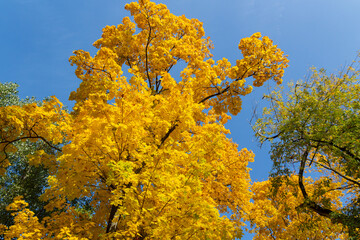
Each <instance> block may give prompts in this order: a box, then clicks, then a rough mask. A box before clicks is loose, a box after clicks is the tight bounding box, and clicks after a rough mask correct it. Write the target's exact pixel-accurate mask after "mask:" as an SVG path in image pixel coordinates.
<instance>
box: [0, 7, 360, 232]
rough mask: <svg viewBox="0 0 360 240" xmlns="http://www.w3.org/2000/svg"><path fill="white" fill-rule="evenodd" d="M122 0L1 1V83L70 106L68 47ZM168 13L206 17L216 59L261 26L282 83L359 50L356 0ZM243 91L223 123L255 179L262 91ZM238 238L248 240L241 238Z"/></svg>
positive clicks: (114, 17) (84, 42)
mask: <svg viewBox="0 0 360 240" xmlns="http://www.w3.org/2000/svg"><path fill="white" fill-rule="evenodd" d="M128 2H130V1H124V0H105V1H99V0H62V1H50V0H0V13H1V14H0V31H1V32H0V36H1V37H0V48H1V53H2V54H1V58H0V66H1V68H0V69H1V71H2V74H1V77H0V81H1V82H7V81H12V82H16V83H18V84H19V85H20V88H19V90H20V95H21V96H22V97H25V96H35V97H36V98H38V99H42V98H44V97H46V96H50V95H56V96H57V97H58V98H59V99H60V100H61V101H62V102H63V103H64V104H66V105H69V106H71V105H72V103H71V102H69V101H68V100H67V99H68V96H69V93H70V92H71V91H73V90H75V89H76V88H77V86H78V84H79V83H80V81H79V80H78V79H77V78H76V77H75V75H74V68H73V67H71V66H70V64H69V63H68V58H69V56H70V55H71V54H72V51H73V50H76V49H84V50H87V51H90V52H91V53H92V54H94V53H95V49H94V48H93V47H92V45H91V44H92V43H93V42H94V41H95V40H97V39H98V38H100V36H101V29H102V28H103V27H104V26H106V25H117V24H119V23H121V20H122V18H123V17H124V16H125V15H128V13H127V12H126V11H125V10H124V4H125V3H128ZM155 2H162V3H165V4H166V5H167V6H168V8H169V9H170V11H171V12H172V13H174V14H176V15H182V14H184V15H185V16H186V17H188V18H198V19H200V20H201V21H202V22H204V28H205V33H206V35H207V36H210V37H211V39H212V41H213V43H214V45H215V49H214V51H213V54H214V58H215V59H220V58H222V57H226V58H228V59H230V60H231V61H232V62H235V59H237V58H241V53H240V52H239V50H238V49H237V45H238V43H239V41H240V39H241V38H243V37H248V36H250V35H251V34H253V33H254V32H261V33H262V34H263V35H267V36H269V37H270V38H271V39H273V40H274V43H275V44H277V45H278V46H279V47H280V48H281V49H282V50H283V51H284V52H285V53H286V54H287V55H289V59H290V67H289V68H288V69H287V70H286V72H285V77H284V83H285V84H286V83H287V82H289V81H291V80H298V79H302V78H304V76H305V75H306V74H307V73H308V69H309V68H310V67H312V66H316V67H323V68H326V69H328V71H330V72H332V71H336V70H340V69H341V66H343V65H345V64H347V63H350V62H351V61H352V60H353V59H354V58H355V56H356V53H357V51H358V50H360V31H359V30H360V29H359V23H360V14H359V12H360V1H359V0H343V1H339V0H222V1H220V0H163V1H158V0H156V1H155ZM265 90H266V87H263V89H255V93H253V94H251V95H249V96H247V97H245V98H244V99H243V100H244V103H243V111H242V112H241V113H240V114H239V115H238V116H236V117H234V118H233V120H232V121H231V123H230V124H229V125H228V127H229V128H230V130H231V132H232V135H231V137H232V138H233V139H234V141H235V142H237V143H238V144H239V148H243V147H246V148H248V149H252V150H253V151H254V152H255V154H256V157H255V163H252V164H251V165H250V167H251V168H252V169H253V171H252V173H251V175H252V179H253V180H264V179H266V178H267V175H268V172H269V170H270V167H271V162H270V159H269V157H268V153H267V152H268V148H266V147H265V148H264V147H263V148H262V149H259V148H258V144H257V143H256V142H255V140H254V138H253V133H252V130H251V127H250V124H249V120H250V118H251V115H252V110H253V108H254V107H255V106H256V104H258V102H260V101H261V96H262V94H263V93H264V92H265ZM244 239H251V237H250V236H246V237H245V238H244Z"/></svg>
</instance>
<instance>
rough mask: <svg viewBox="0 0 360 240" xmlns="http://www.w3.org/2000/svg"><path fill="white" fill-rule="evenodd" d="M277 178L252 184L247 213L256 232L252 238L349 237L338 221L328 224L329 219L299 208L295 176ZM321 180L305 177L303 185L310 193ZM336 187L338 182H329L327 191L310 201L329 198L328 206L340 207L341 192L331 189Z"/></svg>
mask: <svg viewBox="0 0 360 240" xmlns="http://www.w3.org/2000/svg"><path fill="white" fill-rule="evenodd" d="M279 178H281V179H277V180H279V181H278V182H274V179H269V180H267V181H263V182H255V183H254V184H253V185H252V188H251V190H252V191H253V193H254V198H253V203H252V204H251V207H250V208H249V212H248V216H249V221H250V222H251V224H252V225H253V226H254V229H252V230H251V231H252V232H253V233H255V234H256V235H255V237H254V238H253V239H255V240H260V239H289V240H290V239H299V240H302V239H304V240H305V239H313V240H321V239H334V240H335V239H349V238H348V235H347V234H346V229H345V228H344V227H343V225H342V224H340V223H332V222H331V220H330V219H329V218H326V217H322V216H320V215H318V214H317V213H314V212H312V211H311V210H309V209H307V208H306V207H301V206H302V204H303V203H304V198H303V195H302V194H301V192H300V189H299V186H298V176H296V175H291V176H290V177H289V178H287V177H279ZM323 180H324V179H322V178H321V179H319V180H317V181H315V182H313V181H312V180H311V179H310V178H308V179H307V182H306V184H305V185H306V188H307V191H308V193H309V194H311V195H314V191H315V189H316V186H317V185H319V184H321V181H323ZM339 186H340V184H339V183H334V182H331V183H330V185H328V186H326V187H325V190H327V192H326V193H325V194H322V195H321V196H318V197H317V198H316V199H313V200H314V201H315V202H316V203H318V204H319V203H321V202H322V201H324V200H326V199H331V206H330V208H331V209H332V210H336V209H337V208H340V207H341V201H340V200H341V197H342V196H343V194H342V193H341V191H340V190H333V189H336V188H337V187H339ZM330 189H332V190H331V191H329V190H330Z"/></svg>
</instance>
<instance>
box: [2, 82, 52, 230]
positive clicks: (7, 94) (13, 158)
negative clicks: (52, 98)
mask: <svg viewBox="0 0 360 240" xmlns="http://www.w3.org/2000/svg"><path fill="white" fill-rule="evenodd" d="M17 88H18V85H17V84H15V83H11V82H8V83H0V107H9V106H23V105H26V104H30V103H35V104H40V103H39V102H36V101H35V99H34V98H26V99H20V98H19V96H18V91H17ZM4 117H5V116H4ZM4 127H6V126H2V128H4ZM2 130H3V129H2ZM0 141H3V139H2V138H1V136H0ZM14 145H15V146H16V148H17V151H16V152H12V153H9V154H8V156H7V157H8V160H9V163H10V166H9V167H7V168H6V173H5V174H3V175H1V176H0V224H4V225H6V226H10V225H12V224H14V222H13V217H12V216H11V214H10V212H8V211H6V207H7V206H8V205H9V204H10V203H12V201H13V199H14V198H15V197H17V196H23V197H24V199H25V201H26V202H28V203H29V205H30V207H29V209H30V210H31V211H33V212H34V213H35V215H36V216H37V217H38V218H39V219H42V218H43V217H44V216H46V215H47V214H46V211H45V209H44V206H45V205H46V202H43V201H40V200H39V199H38V198H39V196H40V195H41V194H42V193H43V192H44V190H45V188H46V187H47V179H46V178H47V176H48V171H47V169H46V168H44V167H42V166H41V165H38V166H33V165H29V164H28V159H27V155H29V154H34V153H35V152H36V151H37V150H40V149H43V150H46V151H49V149H48V147H47V146H45V145H44V144H42V143H40V142H30V141H24V142H20V141H18V142H16V143H14ZM49 153H50V152H49Z"/></svg>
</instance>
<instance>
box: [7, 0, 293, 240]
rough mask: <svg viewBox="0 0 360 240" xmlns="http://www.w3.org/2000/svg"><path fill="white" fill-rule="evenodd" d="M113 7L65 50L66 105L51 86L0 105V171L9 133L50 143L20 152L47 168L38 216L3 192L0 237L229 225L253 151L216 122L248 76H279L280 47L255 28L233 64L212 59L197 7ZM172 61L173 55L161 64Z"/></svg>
mask: <svg viewBox="0 0 360 240" xmlns="http://www.w3.org/2000/svg"><path fill="white" fill-rule="evenodd" d="M125 8H126V9H127V10H128V11H130V14H131V16H132V18H129V17H125V18H124V19H123V21H122V24H119V25H118V26H106V27H105V28H104V29H103V34H102V37H101V39H99V40H97V41H96V42H95V43H94V46H95V47H96V48H98V52H97V53H96V55H95V56H94V57H92V56H90V54H89V53H88V52H86V51H83V50H78V51H75V52H74V55H73V56H72V57H70V62H71V64H72V65H74V66H76V71H75V73H76V75H77V77H78V78H79V79H81V83H80V86H79V88H78V89H77V90H76V91H74V92H72V93H71V95H70V100H74V101H75V105H74V107H73V110H72V111H71V112H70V113H68V112H67V111H65V110H64V109H63V108H62V104H61V103H60V102H59V101H58V100H57V99H56V98H55V97H54V98H53V100H52V101H49V102H46V103H44V105H42V106H41V107H39V106H37V105H35V104H30V105H25V106H23V107H18V106H10V107H4V108H1V109H0V111H1V114H0V116H1V117H0V125H1V126H2V130H1V136H0V137H1V142H0V150H1V155H0V157H1V159H0V161H1V162H0V164H1V170H2V172H4V171H6V167H7V165H8V164H9V162H8V161H7V155H8V153H10V152H12V151H16V148H15V147H14V146H13V145H12V144H13V143H15V142H16V141H20V140H24V139H31V140H33V141H43V142H45V143H46V144H48V145H49V146H51V147H52V148H53V149H54V150H55V152H56V153H55V154H53V155H49V154H46V153H45V152H44V151H38V152H37V153H36V154H35V155H33V156H31V157H30V163H31V164H34V165H36V164H42V165H44V166H46V167H47V168H49V171H50V176H49V178H48V182H49V188H47V189H46V190H45V193H44V194H43V195H42V196H41V199H42V200H43V201H47V202H48V205H47V206H46V211H49V212H51V215H50V217H46V218H44V219H43V220H42V221H41V222H39V221H38V220H37V219H36V217H34V216H33V213H32V212H31V211H29V210H28V209H27V208H26V203H25V202H24V201H23V200H22V199H20V198H19V199H15V200H14V203H13V205H12V207H9V210H11V211H14V215H16V221H15V223H14V225H13V226H10V227H6V226H2V228H1V229H2V234H4V236H5V239H11V238H13V237H18V239H23V238H26V236H36V238H37V239H234V238H236V237H241V235H242V230H241V227H242V226H243V225H244V215H245V210H246V209H248V208H249V207H250V199H251V196H252V195H251V193H250V191H249V188H250V177H249V168H248V167H247V164H248V162H250V161H253V158H254V154H253V153H252V152H251V151H249V150H247V149H241V150H238V147H237V145H236V144H235V143H234V142H232V140H231V139H229V138H228V137H227V134H229V133H230V132H229V130H227V129H226V128H225V127H224V124H225V123H226V122H227V120H229V119H230V118H231V117H230V114H233V115H236V114H237V113H239V111H240V110H241V96H244V95H246V94H249V93H250V92H251V91H252V85H253V86H261V85H262V84H263V83H264V82H265V81H267V80H270V79H273V80H274V81H275V82H277V83H281V78H282V76H283V73H284V69H285V68H286V67H287V63H288V60H287V58H286V56H284V54H283V52H282V51H281V50H280V49H279V48H278V47H277V46H276V45H273V43H272V41H271V40H270V39H269V38H268V37H262V36H261V34H260V33H255V34H254V35H252V36H251V37H249V38H245V39H242V40H241V41H240V44H239V49H240V50H241V53H242V55H243V57H242V58H241V59H239V60H237V61H236V64H235V65H232V64H231V63H230V62H229V61H228V60H227V59H226V58H223V59H221V60H218V61H216V62H215V60H213V59H212V55H211V53H210V50H211V49H212V48H213V46H212V43H211V41H210V39H209V38H206V37H205V33H204V29H203V26H202V23H201V22H200V21H198V20H197V19H187V18H186V17H185V16H175V15H173V14H171V13H170V12H169V10H168V9H167V7H166V6H165V5H164V4H155V3H153V2H151V1H148V0H139V1H138V2H133V3H130V4H127V5H126V7H125ZM239 55H240V54H239ZM179 62H182V64H183V65H184V66H185V67H184V68H183V70H182V71H181V72H180V74H176V71H175V73H172V71H171V70H172V69H173V67H174V66H175V65H176V64H177V63H179ZM124 71H125V73H123V72H124ZM249 78H253V79H254V81H253V83H252V84H247V82H246V79H249ZM79 202H80V203H81V202H83V203H84V202H85V203H86V204H83V205H81V204H75V203H79ZM224 213H229V214H230V216H229V217H226V216H221V215H223V214H224ZM13 229H16V231H13ZM26 234H28V235H26ZM31 234H33V235H31ZM35 234H36V235H35Z"/></svg>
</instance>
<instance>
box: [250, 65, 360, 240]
mask: <svg viewBox="0 0 360 240" xmlns="http://www.w3.org/2000/svg"><path fill="white" fill-rule="evenodd" d="M354 64H355V62H354ZM359 74H360V72H359V71H358V70H355V69H354V68H353V67H352V66H350V67H348V68H347V69H346V71H345V72H340V73H339V74H338V75H334V74H331V75H328V74H327V73H326V71H325V70H324V69H321V70H319V71H318V70H316V69H312V76H311V77H310V78H309V79H308V80H307V81H299V82H297V83H295V84H290V85H289V91H288V92H287V91H284V89H283V88H280V89H278V90H276V91H274V92H273V93H271V94H270V95H266V96H265V98H266V99H268V100H269V101H270V107H268V108H265V109H264V111H263V116H262V118H260V119H258V120H257V122H256V124H255V126H254V130H255V131H256V136H257V137H258V139H259V140H260V142H261V143H263V142H265V141H270V142H271V159H272V161H273V170H272V176H273V177H276V176H281V175H290V174H291V173H294V171H295V172H297V173H298V174H299V177H300V180H299V186H300V188H302V194H303V196H304V198H305V199H306V200H307V201H310V203H311V204H307V206H308V207H309V206H310V207H309V208H312V210H313V211H315V212H317V213H319V214H320V215H322V214H323V215H322V216H325V217H329V218H332V219H333V220H334V221H336V222H341V223H343V224H344V225H346V226H347V227H348V229H349V233H350V235H353V236H358V235H356V234H357V232H358V229H359V227H360V224H359V221H358V214H359V207H358V202H359V190H360V181H359V179H360V138H359V137H360V104H359V103H360V94H359V93H360V82H359ZM309 172H312V174H310V175H309V176H312V177H315V178H323V179H322V180H323V181H322V182H321V184H317V185H316V186H314V187H315V188H314V191H313V192H311V193H308V192H307V190H306V188H305V187H304V183H303V179H302V176H303V175H304V174H306V173H309ZM314 172H315V173H314ZM324 179H325V180H324ZM330 181H332V182H335V183H337V184H338V185H339V187H338V188H337V189H333V190H334V191H342V192H343V194H344V196H345V197H347V198H348V200H347V201H344V202H343V203H342V204H343V205H341V204H337V209H329V208H330V201H331V199H323V200H321V202H319V203H318V205H313V204H314V201H315V199H318V198H319V197H321V196H322V195H324V194H325V189H328V186H329V182H330ZM326 191H329V190H326ZM344 199H345V198H344ZM300 204H301V203H299V205H300ZM329 212H331V214H333V213H334V214H335V213H336V212H339V214H338V216H337V217H334V215H331V216H330V215H329Z"/></svg>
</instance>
